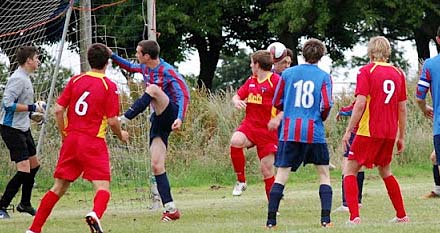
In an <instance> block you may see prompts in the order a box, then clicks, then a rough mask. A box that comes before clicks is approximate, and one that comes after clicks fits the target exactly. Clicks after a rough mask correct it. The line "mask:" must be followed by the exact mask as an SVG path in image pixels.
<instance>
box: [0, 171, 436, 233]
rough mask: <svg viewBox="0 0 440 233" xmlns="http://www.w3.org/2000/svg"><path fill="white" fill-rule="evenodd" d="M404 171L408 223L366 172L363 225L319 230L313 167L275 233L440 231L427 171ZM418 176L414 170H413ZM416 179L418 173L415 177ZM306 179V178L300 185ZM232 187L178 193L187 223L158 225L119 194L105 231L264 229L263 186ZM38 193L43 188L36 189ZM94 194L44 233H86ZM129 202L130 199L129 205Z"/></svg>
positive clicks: (14, 227)
mask: <svg viewBox="0 0 440 233" xmlns="http://www.w3.org/2000/svg"><path fill="white" fill-rule="evenodd" d="M403 170H404V169H399V172H396V174H397V175H399V173H401V175H402V177H400V178H399V177H398V179H399V181H400V183H401V186H402V192H403V195H404V200H405V203H406V208H407V212H408V215H409V216H410V218H411V222H410V223H409V224H390V223H388V222H387V221H388V220H390V219H391V218H392V217H393V216H394V210H393V208H392V205H391V203H390V201H389V199H388V196H387V195H386V191H385V188H384V185H383V183H382V181H381V180H380V179H379V177H378V176H377V175H376V172H375V170H373V171H368V172H367V175H366V180H365V187H364V190H365V192H364V200H363V207H362V209H361V217H362V221H363V222H362V225H360V226H356V227H347V226H346V225H345V221H346V220H347V218H348V215H347V213H333V214H332V220H333V222H334V223H335V227H334V228H331V229H321V228H320V227H319V214H320V203H319V195H318V192H317V190H318V185H317V184H316V183H314V182H313V181H312V180H313V179H310V171H313V170H312V169H303V172H301V171H300V172H299V173H297V174H292V176H291V178H292V182H290V183H288V185H287V188H286V190H285V199H284V200H283V201H282V202H281V206H280V212H281V216H279V217H278V228H277V229H276V232H323V231H326V232H387V233H388V232H417V233H419V232H437V231H438V230H439V229H440V221H439V220H438V211H439V205H440V199H432V200H422V199H421V198H420V197H421V196H422V195H423V194H425V193H426V192H428V191H430V190H431V188H432V186H433V184H432V178H431V177H430V176H429V174H430V173H429V170H428V169H427V170H425V172H421V173H418V175H416V176H407V175H404V173H405V172H401V171H403ZM413 172H414V170H413ZM337 174H338V172H334V174H332V175H333V176H332V177H333V192H334V196H333V209H335V208H336V207H338V206H339V205H340V203H341V201H340V199H341V194H340V188H341V187H340V178H339V176H338V175H337ZM416 174H417V173H416ZM301 176H308V177H309V179H306V180H307V181H302V182H299V180H301V178H300V177H301ZM231 188H232V186H231V187H229V186H227V187H225V186H211V187H209V186H202V187H190V188H182V187H179V188H174V189H173V190H172V191H173V194H174V199H175V201H176V203H177V205H178V207H179V208H180V209H181V211H182V218H181V219H180V220H179V221H176V222H172V223H160V222H159V219H160V216H161V212H160V210H156V211H151V210H148V209H147V202H146V201H145V200H139V199H138V198H132V196H133V197H135V196H139V195H133V193H134V192H140V191H142V190H134V191H133V192H128V191H127V192H122V193H121V192H115V193H114V194H113V196H112V201H111V203H110V204H109V209H108V211H107V213H106V215H105V216H104V218H103V220H102V224H103V227H104V230H105V231H106V232H112V233H125V232H127V233H128V232H130V233H131V232H264V231H266V230H265V229H264V227H263V226H264V224H265V220H266V210H267V204H266V198H265V195H264V187H263V184H262V183H257V184H253V185H250V186H249V187H248V190H247V191H245V192H244V194H243V195H242V196H241V197H232V196H231ZM37 190H38V189H37ZM42 194H43V193H42V192H41V190H38V191H37V192H36V193H35V194H34V202H36V201H37V200H39V198H41V196H42ZM91 200H92V193H91V192H78V191H72V192H68V194H67V195H66V196H65V197H63V198H62V199H61V201H60V202H59V203H58V205H57V206H56V208H55V210H54V212H53V213H52V215H51V217H50V218H49V221H48V222H47V224H46V226H45V228H44V232H47V233H54V232H57V233H58V232H63V233H69V232H71V233H74V232H75V233H78V232H89V231H88V227H87V226H86V224H85V222H84V221H83V216H84V215H85V214H86V213H87V212H88V211H89V210H90V206H91ZM127 200H131V201H127ZM31 220H32V218H31V217H30V216H28V215H25V214H21V213H17V212H16V213H12V218H11V219H9V220H2V221H1V222H0V232H2V233H16V232H20V233H23V232H24V231H25V229H26V228H27V227H28V226H29V225H30V223H31Z"/></svg>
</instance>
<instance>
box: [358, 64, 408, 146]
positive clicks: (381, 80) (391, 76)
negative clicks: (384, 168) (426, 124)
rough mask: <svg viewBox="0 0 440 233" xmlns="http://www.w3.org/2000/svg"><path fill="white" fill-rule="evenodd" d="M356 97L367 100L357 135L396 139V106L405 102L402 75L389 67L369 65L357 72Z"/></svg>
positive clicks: (397, 117)
mask: <svg viewBox="0 0 440 233" xmlns="http://www.w3.org/2000/svg"><path fill="white" fill-rule="evenodd" d="M355 95H356V96H357V95H363V96H366V97H367V103H366V107H365V110H364V113H363V114H362V118H361V120H360V121H359V129H358V131H357V135H362V136H367V137H372V138H388V139H395V138H396V135H397V129H398V122H399V120H398V119H399V102H401V101H405V100H406V98H407V97H406V82H405V74H404V73H403V71H401V70H400V69H398V68H396V67H395V66H393V65H391V64H389V63H384V62H374V63H369V64H367V65H365V66H363V67H362V68H361V69H360V70H359V72H358V75H357V84H356V91H355Z"/></svg>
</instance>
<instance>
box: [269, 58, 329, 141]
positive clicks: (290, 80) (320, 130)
mask: <svg viewBox="0 0 440 233" xmlns="http://www.w3.org/2000/svg"><path fill="white" fill-rule="evenodd" d="M273 104H274V106H275V107H277V108H278V109H280V110H282V111H284V117H283V120H282V122H281V126H280V127H281V128H280V131H279V132H280V135H279V140H280V141H294V142H302V143H325V142H326V140H325V131H324V124H323V121H324V120H325V119H326V118H327V116H328V114H329V112H330V108H331V107H332V105H333V100H332V82H331V78H330V75H329V74H328V73H326V72H325V71H323V70H321V69H320V68H319V67H318V66H317V65H316V64H301V65H297V66H294V67H291V68H288V69H286V70H284V71H283V74H282V76H281V80H280V82H279V83H278V86H277V88H276V90H275V96H274V100H273Z"/></svg>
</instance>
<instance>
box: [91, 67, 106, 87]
mask: <svg viewBox="0 0 440 233" xmlns="http://www.w3.org/2000/svg"><path fill="white" fill-rule="evenodd" d="M86 74H87V75H89V76H92V77H95V78H100V79H101V80H102V84H104V87H105V90H108V85H107V83H106V82H105V80H104V77H105V74H103V73H98V72H93V71H89V72H87V73H86Z"/></svg>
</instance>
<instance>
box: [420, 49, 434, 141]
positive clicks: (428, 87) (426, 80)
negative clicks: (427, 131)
mask: <svg viewBox="0 0 440 233" xmlns="http://www.w3.org/2000/svg"><path fill="white" fill-rule="evenodd" d="M428 91H431V97H432V107H433V109H434V127H433V128H434V129H433V133H434V135H439V134H440V54H439V55H437V56H435V57H432V58H429V59H427V60H426V61H425V63H424V64H423V69H422V73H421V75H420V79H419V82H418V84H417V92H416V97H417V98H418V99H423V100H424V99H425V98H426V94H427V93H428Z"/></svg>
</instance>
